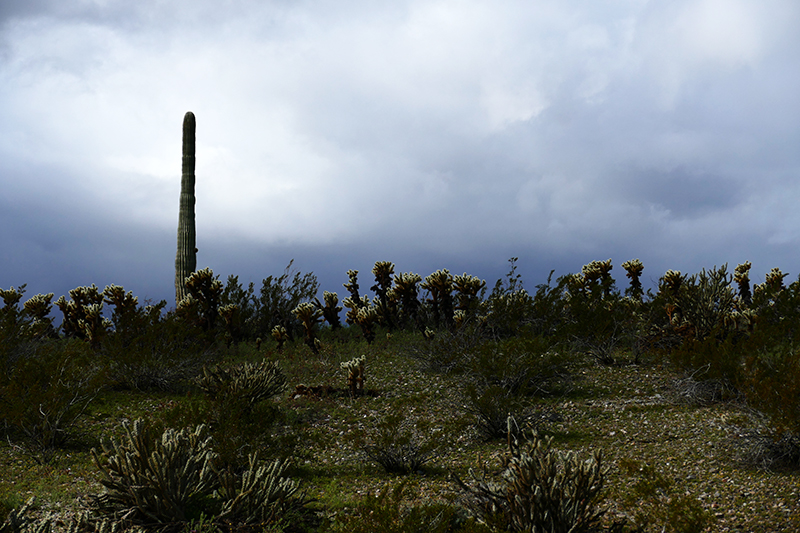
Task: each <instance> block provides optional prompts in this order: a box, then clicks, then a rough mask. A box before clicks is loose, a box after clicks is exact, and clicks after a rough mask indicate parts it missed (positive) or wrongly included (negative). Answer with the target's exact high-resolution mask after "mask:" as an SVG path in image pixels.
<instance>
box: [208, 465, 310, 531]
mask: <svg viewBox="0 0 800 533" xmlns="http://www.w3.org/2000/svg"><path fill="white" fill-rule="evenodd" d="M288 467H289V461H288V460H285V459H284V460H281V459H276V460H275V461H273V462H272V463H269V464H261V465H259V463H258V458H257V456H256V455H255V454H252V455H250V456H249V457H248V466H247V468H246V469H245V470H244V471H243V472H241V473H240V474H237V473H236V472H234V471H233V470H232V469H226V470H222V471H220V473H219V488H218V489H217V491H215V493H214V496H215V498H217V499H220V500H221V501H222V507H221V509H220V511H219V514H218V515H217V516H216V518H215V522H217V523H224V524H227V525H237V526H241V525H256V526H262V527H263V526H264V525H266V524H276V523H279V522H281V521H284V520H285V519H286V518H287V517H291V516H293V515H297V514H299V513H300V512H301V511H302V509H303V507H304V506H305V505H306V503H308V500H307V499H306V497H305V495H304V494H303V493H301V492H300V483H299V482H298V481H295V480H292V479H290V478H288V477H286V476H285V475H284V474H285V472H286V469H287V468H288Z"/></svg>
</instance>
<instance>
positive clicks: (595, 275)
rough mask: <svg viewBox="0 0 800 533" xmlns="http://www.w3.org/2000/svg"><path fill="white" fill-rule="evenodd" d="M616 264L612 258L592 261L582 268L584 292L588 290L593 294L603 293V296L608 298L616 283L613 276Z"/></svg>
mask: <svg viewBox="0 0 800 533" xmlns="http://www.w3.org/2000/svg"><path fill="white" fill-rule="evenodd" d="M613 268H614V265H612V264H611V259H607V260H605V261H592V262H591V263H589V264H586V265H584V266H583V268H581V276H582V277H583V280H582V288H583V290H584V292H586V291H588V292H589V293H590V294H592V295H593V296H598V295H602V297H603V298H608V296H609V295H610V294H611V288H612V287H613V285H614V279H613V278H612V277H611V270H612V269H613Z"/></svg>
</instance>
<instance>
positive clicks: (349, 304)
mask: <svg viewBox="0 0 800 533" xmlns="http://www.w3.org/2000/svg"><path fill="white" fill-rule="evenodd" d="M347 276H348V277H349V278H350V282H349V283H345V284H344V288H345V289H347V291H348V292H349V293H350V296H348V297H347V298H345V299H344V300H343V301H342V305H344V306H345V307H346V308H347V314H346V315H345V322H347V323H348V324H358V326H359V327H360V328H361V333H362V334H363V335H364V339H366V341H367V342H368V343H372V341H373V340H375V326H377V325H378V321H379V319H380V317H379V315H378V311H377V310H376V309H375V307H374V306H373V305H370V301H369V296H367V295H364V296H361V295H359V293H358V270H348V271H347Z"/></svg>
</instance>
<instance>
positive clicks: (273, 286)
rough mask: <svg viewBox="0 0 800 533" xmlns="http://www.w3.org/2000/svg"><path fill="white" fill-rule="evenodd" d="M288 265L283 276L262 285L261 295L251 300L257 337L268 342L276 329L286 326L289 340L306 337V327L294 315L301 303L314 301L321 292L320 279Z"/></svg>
mask: <svg viewBox="0 0 800 533" xmlns="http://www.w3.org/2000/svg"><path fill="white" fill-rule="evenodd" d="M293 263H294V260H292V261H289V264H288V265H287V267H286V269H285V270H284V272H283V274H281V275H280V276H277V277H275V276H268V277H267V278H265V279H264V280H262V283H261V289H260V291H259V294H258V295H257V296H256V297H255V298H254V299H253V300H252V304H253V307H254V310H255V317H254V321H255V328H254V329H255V333H254V334H255V335H256V336H258V337H261V338H267V337H268V336H269V335H270V332H271V331H272V329H273V328H274V327H275V326H283V327H284V328H286V331H287V333H288V335H289V338H290V340H294V338H295V337H298V336H301V335H302V334H303V325H302V324H301V323H300V321H299V320H298V319H297V318H296V317H295V316H294V314H293V313H292V311H293V310H294V309H295V308H297V306H298V305H300V304H301V303H302V302H307V301H311V300H313V299H314V297H315V296H316V294H317V291H318V290H319V282H318V281H317V277H316V276H315V275H314V274H313V273H311V272H309V273H306V274H301V273H300V272H296V271H294V270H293V269H292V264H293Z"/></svg>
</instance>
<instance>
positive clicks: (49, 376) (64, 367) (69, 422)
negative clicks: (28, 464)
mask: <svg viewBox="0 0 800 533" xmlns="http://www.w3.org/2000/svg"><path fill="white" fill-rule="evenodd" d="M17 355H18V357H17V358H16V360H15V361H13V363H12V364H10V365H9V366H8V369H7V372H6V373H5V374H4V375H0V407H1V408H0V420H2V422H3V423H4V424H5V425H7V426H9V427H10V428H11V435H9V438H11V437H17V436H19V437H21V438H22V439H23V440H22V444H23V447H24V448H25V449H27V450H28V451H29V452H31V453H32V454H33V455H34V458H36V459H37V460H38V461H43V462H49V461H50V459H52V457H53V454H54V452H55V450H56V449H57V448H59V447H62V446H64V444H66V442H67V441H68V440H70V438H72V437H73V436H74V433H73V429H74V426H75V424H76V422H77V421H78V419H79V418H80V417H81V416H83V414H84V412H85V411H86V409H87V407H88V406H89V404H90V403H91V402H92V400H93V399H94V398H95V397H96V396H97V394H98V392H99V390H100V389H101V387H102V386H103V383H104V376H103V369H102V368H101V367H100V365H98V364H97V362H96V360H95V357H94V356H93V354H92V353H91V350H90V349H89V346H88V344H87V343H85V342H83V341H80V340H77V339H72V340H62V341H52V340H48V341H37V342H29V343H27V344H26V345H25V350H24V351H20V352H19V353H18V354H17Z"/></svg>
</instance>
